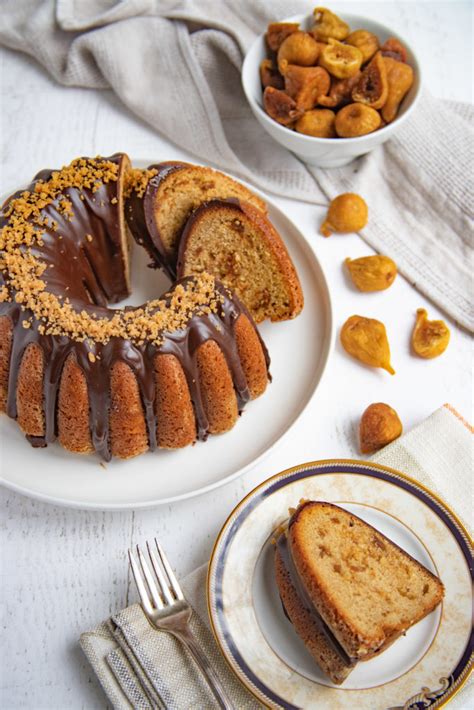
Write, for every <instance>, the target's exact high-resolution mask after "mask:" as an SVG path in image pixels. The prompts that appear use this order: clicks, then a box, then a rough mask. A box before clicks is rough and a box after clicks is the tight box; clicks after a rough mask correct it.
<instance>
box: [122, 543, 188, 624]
mask: <svg viewBox="0 0 474 710" xmlns="http://www.w3.org/2000/svg"><path fill="white" fill-rule="evenodd" d="M146 546H147V550H148V556H149V559H150V562H151V567H152V569H153V571H154V573H155V574H154V575H153V572H152V570H151V569H150V565H149V564H148V562H147V561H146V558H145V555H144V554H143V552H142V551H141V549H140V548H139V546H138V545H137V557H138V562H139V564H140V566H139V565H138V563H137V561H136V559H135V556H134V555H133V553H132V551H131V550H129V551H128V556H129V558H130V565H131V568H132V573H133V577H134V579H135V582H136V585H137V589H138V593H139V595H140V599H141V602H142V604H143V607H144V609H145V611H146V612H147V613H148V614H151V613H152V612H153V610H154V609H163V608H164V607H165V606H168V605H172V604H175V603H176V601H183V600H184V595H183V592H182V590H181V587H180V586H179V582H178V580H177V579H176V575H175V574H174V572H173V570H172V568H171V565H170V563H169V562H168V559H167V557H166V555H165V553H164V552H163V548H162V547H161V545H160V543H159V542H158V540H157V539H156V538H155V546H156V551H157V553H158V557H157V555H156V554H155V552H154V551H153V549H152V548H151V547H150V545H149V543H148V542H147V543H146ZM140 568H141V571H140ZM147 587H148V590H147Z"/></svg>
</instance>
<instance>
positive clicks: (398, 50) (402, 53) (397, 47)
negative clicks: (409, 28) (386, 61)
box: [380, 37, 407, 62]
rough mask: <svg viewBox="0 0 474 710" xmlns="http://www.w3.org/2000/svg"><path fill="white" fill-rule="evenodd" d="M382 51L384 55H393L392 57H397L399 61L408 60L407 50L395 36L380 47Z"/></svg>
mask: <svg viewBox="0 0 474 710" xmlns="http://www.w3.org/2000/svg"><path fill="white" fill-rule="evenodd" d="M380 51H381V52H382V55H383V56H384V57H391V58H392V59H396V60H397V62H406V60H407V50H406V49H405V47H404V46H403V44H402V43H401V42H399V41H398V39H395V37H390V38H389V39H388V40H387V41H386V42H385V43H384V44H383V45H382V46H381V47H380Z"/></svg>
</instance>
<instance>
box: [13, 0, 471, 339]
mask: <svg viewBox="0 0 474 710" xmlns="http://www.w3.org/2000/svg"><path fill="white" fill-rule="evenodd" d="M311 7H312V5H311V3H309V4H308V0H272V2H270V1H269V0H239V1H238V2H236V1H235V0H219V1H217V0H121V1H120V2H119V0H43V2H41V3H38V2H37V0H3V2H2V12H1V13H0V43H3V44H4V45H6V46H7V47H11V48H13V49H17V50H19V51H22V52H26V53H28V54H30V55H31V56H33V57H34V58H35V59H36V60H37V61H38V62H40V63H41V64H42V65H43V66H44V67H45V68H46V69H47V71H49V72H50V73H51V74H52V76H54V78H55V79H56V80H57V81H58V82H61V83H63V84H66V85H68V86H72V85H76V86H86V87H92V88H97V89H104V88H111V89H113V91H115V93H116V94H117V96H119V98H120V99H121V100H122V101H123V103H124V104H125V105H126V106H128V107H129V109H131V110H132V111H133V112H134V113H135V114H136V115H138V116H140V117H141V118H142V119H144V120H145V121H147V122H148V123H149V124H150V125H151V126H153V127H154V128H155V129H156V130H157V131H159V132H160V133H162V134H163V135H164V136H165V137H166V138H168V139H169V140H171V141H172V142H173V143H176V144H177V145H179V146H181V147H182V148H184V149H185V150H187V151H189V152H190V153H192V154H194V155H195V156H197V157H198V158H199V159H200V160H201V161H203V162H206V163H211V164H214V165H216V166H219V167H221V168H223V169H225V170H228V171H230V172H232V173H235V174H236V175H238V176H241V177H242V178H244V179H246V180H249V181H250V182H253V183H254V184H256V185H258V186H259V187H261V188H263V189H264V190H268V191H270V192H275V193H277V194H280V195H283V196H285V197H293V198H296V199H300V200H305V201H308V202H316V203H321V202H322V203H326V202H327V201H328V198H332V197H334V196H335V195H337V194H339V193H341V192H344V191H354V192H359V193H360V194H361V195H362V196H364V197H365V198H366V199H367V200H368V202H369V206H370V220H369V224H368V226H367V227H366V228H365V229H364V230H363V232H362V235H361V236H362V237H363V238H364V239H365V240H366V241H367V242H368V243H369V244H370V245H371V246H372V247H374V248H375V249H376V250H378V251H383V252H384V253H385V254H388V255H389V256H391V257H392V258H394V259H395V261H396V262H397V265H398V267H399V270H400V272H401V273H403V274H404V275H405V276H406V277H407V278H408V279H409V280H410V282H411V283H413V284H414V285H416V287H417V288H419V289H420V291H422V292H423V293H424V294H425V295H426V296H428V297H429V298H431V299H432V300H433V301H434V302H435V303H436V304H437V305H438V306H439V307H440V308H441V309H443V310H445V311H446V312H447V313H448V314H449V315H451V316H452V317H453V318H454V319H455V320H456V321H458V322H459V323H460V324H461V325H463V326H464V327H466V328H468V329H470V330H471V331H473V330H474V311H473V308H472V278H471V273H472V267H473V263H472V233H473V232H472V215H473V213H474V194H473V191H472V180H471V179H470V177H471V176H472V165H473V164H474V140H473V135H474V131H473V121H472V118H473V109H472V107H471V106H469V105H467V104H459V103H453V102H445V101H439V100H436V99H433V98H432V97H430V96H428V95H427V94H426V93H425V94H424V95H423V96H422V98H421V101H420V103H419V108H418V109H417V110H416V112H415V113H414V115H413V117H412V118H410V120H409V121H407V123H406V124H405V125H404V126H403V128H402V129H401V131H400V133H399V134H398V135H397V137H396V138H393V139H392V140H390V141H389V142H388V143H386V144H385V145H384V146H381V147H380V148H378V149H377V150H375V151H373V152H372V153H370V154H369V155H367V156H364V157H362V158H360V159H358V160H357V161H355V162H353V163H352V164H351V165H349V166H346V167H343V168H338V169H336V170H322V169H317V168H311V167H309V166H307V165H305V164H303V163H302V162H301V161H300V160H298V159H297V158H296V157H295V156H294V155H292V154H291V153H289V152H288V151H287V150H285V149H284V148H282V147H280V146H279V145H278V144H277V143H275V142H274V141H273V140H272V139H271V138H270V137H269V136H268V134H267V133H266V132H265V131H264V130H263V128H261V127H260V125H259V124H258V123H257V121H256V120H255V118H254V117H253V115H252V113H251V111H250V109H249V107H248V106H247V102H246V99H245V97H244V94H243V91H242V88H241V84H240V68H241V65H242V58H243V55H244V53H245V51H246V49H247V48H248V47H249V46H250V44H251V42H252V41H253V39H254V38H255V37H256V35H257V34H259V33H260V32H262V31H263V30H264V28H265V27H266V25H267V23H268V21H269V20H275V19H281V18H284V17H288V16H290V15H292V14H296V13H305V14H307V13H308V12H309V11H310V9H311ZM123 149H124V150H125V151H126V149H127V146H126V145H124V146H123ZM71 151H72V154H73V153H74V146H73V145H71ZM68 157H69V156H65V160H66V159H67V158H68ZM137 157H140V156H137ZM154 158H155V159H156V160H159V158H160V156H154ZM315 230H316V225H315Z"/></svg>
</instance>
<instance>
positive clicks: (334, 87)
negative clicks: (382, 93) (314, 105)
mask: <svg viewBox="0 0 474 710" xmlns="http://www.w3.org/2000/svg"><path fill="white" fill-rule="evenodd" d="M359 77H360V71H358V72H357V74H354V76H350V77H349V78H348V79H332V81H331V88H330V89H329V94H328V95H327V96H319V97H318V104H319V105H320V106H326V107H327V108H337V107H339V106H343V105H344V104H348V103H351V102H352V89H353V88H354V86H355V85H356V84H357V82H358V80H359Z"/></svg>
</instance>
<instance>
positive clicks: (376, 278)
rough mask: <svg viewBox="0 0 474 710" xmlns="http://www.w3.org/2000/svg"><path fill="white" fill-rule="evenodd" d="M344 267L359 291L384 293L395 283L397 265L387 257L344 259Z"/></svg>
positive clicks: (379, 255)
mask: <svg viewBox="0 0 474 710" xmlns="http://www.w3.org/2000/svg"><path fill="white" fill-rule="evenodd" d="M344 263H345V265H346V267H347V270H348V271H349V274H350V276H351V279H352V281H353V282H354V284H355V286H357V288H358V289H359V291H363V292H365V293H367V292H370V291H385V289H387V288H389V287H390V286H391V285H392V284H393V282H394V281H395V277H396V275H397V265H396V264H395V262H394V261H392V259H390V258H389V257H388V256H382V255H381V254H376V255H374V256H362V257H360V258H359V259H346V260H345V262H344Z"/></svg>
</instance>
